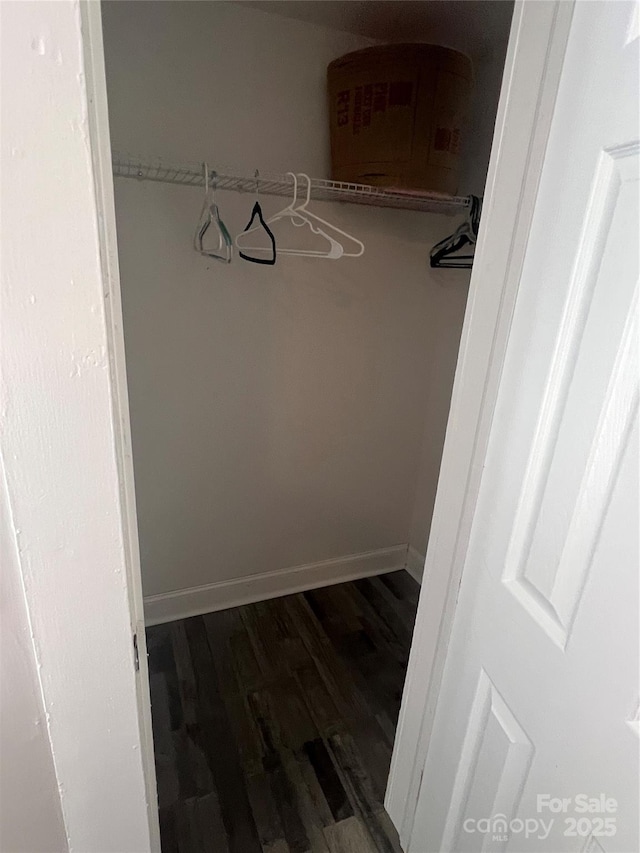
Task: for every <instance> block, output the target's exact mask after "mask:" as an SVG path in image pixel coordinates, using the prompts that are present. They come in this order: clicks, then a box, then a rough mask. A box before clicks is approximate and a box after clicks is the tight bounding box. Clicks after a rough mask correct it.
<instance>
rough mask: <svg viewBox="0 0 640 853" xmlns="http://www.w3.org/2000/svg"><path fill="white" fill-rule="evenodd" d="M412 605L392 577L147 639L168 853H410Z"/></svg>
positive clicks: (412, 593)
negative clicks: (399, 817) (393, 815)
mask: <svg viewBox="0 0 640 853" xmlns="http://www.w3.org/2000/svg"><path fill="white" fill-rule="evenodd" d="M418 592H419V587H418V585H417V584H416V583H415V581H414V580H413V579H412V578H411V577H410V576H409V575H408V574H407V573H406V572H394V573H391V574H387V575H380V576H379V577H374V578H367V579H364V580H358V581H354V582H352V583H345V584H340V585H337V586H329V587H325V588H323V589H317V590H313V591H311V592H306V593H301V594H299V595H291V596H287V597H285V598H278V599H273V600H270V601H262V602H258V603H256V604H250V605H247V606H244V607H237V608H233V609H231V610H225V611H221V612H218V613H210V614H206V615H204V616H195V617H193V618H191V619H183V620H181V621H178V622H171V623H168V624H166V625H158V626H155V627H152V628H148V629H147V643H148V649H149V671H150V680H151V710H152V714H153V732H154V742H155V758H156V770H157V776H158V799H159V808H160V831H161V836H162V851H163V853H401V851H400V846H399V844H398V839H397V835H396V833H395V830H394V829H393V827H392V825H391V821H390V820H389V818H388V816H387V814H386V812H385V811H384V808H383V805H382V803H383V797H384V791H385V786H386V782H387V776H388V772H389V763H390V761H391V750H392V746H393V737H394V732H395V726H396V723H397V719H398V712H399V709H400V699H401V695H402V687H403V683H404V677H405V672H406V666H407V660H408V656H409V646H410V642H411V633H412V630H413V622H414V619H415V611H416V606H417V601H418Z"/></svg>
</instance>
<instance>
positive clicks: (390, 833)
mask: <svg viewBox="0 0 640 853" xmlns="http://www.w3.org/2000/svg"><path fill="white" fill-rule="evenodd" d="M511 15H512V4H511V2H508V0H504V1H503V0H495V1H494V0H468V2H466V0H423V2H404V0H397V1H396V2H378V0H370V2H360V0H353V2H333V0H326V1H325V2H320V0H309V2H297V0H289V2H272V0H263V2H241V0H237V2H216V1H215V0H202V1H201V2H188V0H178V1H177V2H176V1H175V0H171V1H170V2H163V0H158V2H156V0H148V1H147V2H141V1H140V0H103V3H102V23H103V39H104V52H105V58H106V77H107V90H108V101H109V104H108V106H109V125H110V133H111V148H112V151H111V153H112V158H113V172H114V176H115V179H114V182H115V206H116V220H117V241H118V265H119V273H120V281H121V291H122V306H123V318H124V337H125V348H126V364H127V384H128V398H129V407H130V417H131V431H132V454H133V464H134V470H135V492H136V509H137V523H138V531H139V542H140V560H141V570H142V584H143V593H144V609H145V619H146V623H147V636H146V641H147V647H148V648H147V650H148V656H149V657H148V660H149V671H150V688H151V710H152V715H153V730H154V749H155V759H156V761H155V763H156V774H157V781H158V808H159V814H160V829H161V838H162V850H163V853H174V851H179V853H191V851H198V853H199V851H203V853H204V851H207V852H208V853H209V851H210V853H214V851H215V853H312V851H313V853H316V851H323V853H347V851H349V852H350V853H370V851H384V853H387V851H389V852H391V851H395V853H398V851H400V849H401V848H400V846H399V841H398V838H397V834H396V832H395V829H394V827H393V825H392V823H391V820H390V818H389V817H388V816H387V814H386V812H385V809H384V796H385V788H386V785H387V777H388V774H389V766H390V762H391V756H392V751H393V743H394V734H395V729H396V725H397V721H398V714H399V711H400V704H401V698H402V690H403V684H404V676H405V673H406V666H407V661H408V656H409V650H410V646H411V636H412V631H413V625H414V620H415V618H416V609H417V606H418V598H419V593H420V584H421V582H422V567H423V564H424V560H425V554H426V549H427V542H428V538H429V527H430V519H431V514H432V510H433V505H434V499H435V494H436V487H437V481H438V472H439V465H440V459H441V454H442V448H443V443H444V438H445V430H446V426H447V418H448V413H449V404H450V398H451V389H452V385H453V379H454V372H455V367H456V359H457V354H458V348H459V343H460V335H461V331H462V324H463V319H464V313H465V306H466V304H467V295H468V288H469V278H470V272H471V266H472V263H473V260H472V259H473V252H474V247H475V241H476V238H477V236H478V223H479V221H480V219H481V208H482V197H483V193H484V185H485V180H486V175H487V167H488V163H489V155H490V150H491V144H492V137H493V129H494V124H495V117H496V110H497V104H498V97H499V94H500V86H501V82H502V71H503V67H504V61H505V52H506V49H507V42H508V38H509V29H510V23H511ZM398 45H401V46H402V47H400V48H398V47H397V46H398ZM425 45H432V46H435V49H434V50H432V49H428V50H427V51H426V52H425V50H424V47H425ZM365 49H369V52H367V51H366V50H365ZM360 51H365V53H364V54H362V53H357V54H356V59H349V60H348V61H343V62H342V64H341V62H340V61H341V60H343V58H344V57H347V56H352V55H353V54H354V53H356V52H360ZM363 57H364V58H363ZM425 57H426V58H425ZM349 63H351V64H349ZM358 63H364V64H358ZM429 63H430V64H429ZM411 68H414V69H416V70H415V74H414V73H413V72H411V73H409V71H407V69H411ZM394 69H400V71H398V72H397V73H396V70H394ZM425 69H427V70H425ZM429 69H431V71H432V72H433V73H432V74H431V72H430V71H429ZM394 74H395V77H394ZM412 74H413V76H411V75H412ZM429 74H431V76H432V77H433V79H431V78H430V77H429ZM341 75H342V76H341ZM349 75H351V78H352V81H353V84H352V85H351V83H350V82H349ZM376 75H377V76H376ZM421 75H422V76H421ZM396 78H398V79H396ZM407 78H408V79H407ZM367 81H368V82H367ZM428 81H430V82H429V86H430V87H431V88H429V86H428V85H427V82H428ZM394 110H395V112H394ZM383 113H384V114H385V115H384V118H383V116H382V114H383ZM394 116H395V117H396V118H394ZM407 116H409V117H410V119H409V118H407ZM378 121H379V122H381V123H382V124H380V127H381V128H383V129H382V130H380V131H379V139H378V141H377V142H376V143H375V144H376V145H378V143H379V145H378V148H376V149H375V150H376V151H377V153H376V155H375V157H374V156H373V155H370V154H369V155H368V154H367V151H369V152H370V151H371V150H373V149H372V148H371V145H373V143H372V142H371V138H370V136H371V133H372V132H373V131H370V128H372V127H374V126H375V125H376V122H378ZM403 122H404V124H403ZM407 122H408V124H407ZM367 134H369V136H367ZM366 140H369V141H368V142H367V141H366ZM367 145H369V146H370V148H369V149H367ZM373 147H374V148H375V145H373ZM367 157H368V158H369V159H368V160H367Z"/></svg>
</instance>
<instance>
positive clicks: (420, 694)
mask: <svg viewBox="0 0 640 853" xmlns="http://www.w3.org/2000/svg"><path fill="white" fill-rule="evenodd" d="M573 8H574V1H573V0H552V2H545V3H541V2H535V0H517V2H516V4H515V8H514V14H513V19H512V24H511V32H510V35H509V43H508V48H507V56H506V61H505V68H504V74H503V82H502V90H501V93H500V101H499V105H498V113H497V117H496V127H495V132H494V138H493V145H492V149H491V157H490V161H489V170H488V176H487V183H486V188H485V196H484V205H483V212H482V221H481V224H480V233H479V236H478V244H477V246H476V253H475V259H474V263H473V270H472V274H471V282H470V287H469V298H468V302H467V307H466V311H465V317H464V325H463V329H462V336H461V342H460V352H459V355H458V363H457V367H456V374H455V380H454V385H453V393H452V398H451V407H450V410H449V419H448V423H447V431H446V437H445V443H444V450H443V455H442V462H441V467H440V476H439V480H438V488H437V492H436V500H435V506H434V512H433V519H432V523H431V531H430V535H429V543H428V546H427V553H426V558H425V567H424V574H423V580H422V589H421V592H420V601H419V605H418V612H417V617H416V627H415V630H414V635H413V639H412V644H411V654H410V658H409V666H408V671H407V678H406V681H405V687H404V692H403V697H402V707H401V710H400V718H399V721H398V727H397V731H396V739H395V743H394V750H393V757H392V761H391V771H390V774H389V782H388V785H387V791H386V796H385V807H386V809H387V811H388V813H389V815H390V817H391V819H392V821H393V823H394V824H395V826H396V829H397V830H398V832H399V835H400V840H401V843H402V844H403V846H405V847H409V842H410V840H411V836H412V831H413V823H414V817H415V810H416V804H417V802H418V796H419V792H420V785H421V782H422V773H423V770H424V766H425V761H426V756H427V750H428V745H429V737H430V734H431V729H432V725H433V720H434V716H435V710H436V704H437V699H438V692H439V688H440V683H441V679H442V673H443V670H444V663H445V658H446V651H447V646H448V641H449V636H450V633H451V627H452V624H453V618H454V613H455V607H456V601H457V593H458V589H459V587H460V582H461V580H462V572H463V567H464V563H465V559H466V553H467V549H468V546H469V538H470V532H471V524H472V521H473V516H474V514H475V509H476V503H477V498H478V492H479V488H480V481H481V476H482V471H483V469H484V462H485V457H486V452H487V446H488V438H489V432H490V429H491V423H492V420H493V413H494V408H495V403H496V399H497V393H498V387H499V384H500V378H501V375H502V368H503V364H504V357H505V352H506V346H507V340H508V337H509V331H510V328H511V319H512V316H513V310H514V306H515V301H516V297H517V293H518V286H519V281H520V275H521V272H522V267H523V262H524V256H525V250H526V246H527V239H528V233H529V229H530V225H531V220H532V215H533V209H534V205H535V199H536V195H537V189H538V182H539V178H540V173H541V170H542V164H543V160H544V154H545V149H546V143H547V139H548V135H549V129H550V125H551V119H552V116H553V111H554V106H555V100H556V95H557V91H558V86H559V81H560V74H561V70H562V63H563V59H564V54H565V50H566V44H567V39H568V35H569V29H570V25H571V19H572V16H573Z"/></svg>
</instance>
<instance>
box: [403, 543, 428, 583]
mask: <svg viewBox="0 0 640 853" xmlns="http://www.w3.org/2000/svg"><path fill="white" fill-rule="evenodd" d="M424 561H425V555H424V554H421V553H420V551H418V550H417V549H416V548H414V547H413V545H409V547H408V548H407V565H406V566H405V569H406V570H407V571H408V572H409V574H410V575H411V577H412V578H413V579H414V580H416V581H417V582H418V583H419V584H422V575H423V573H424Z"/></svg>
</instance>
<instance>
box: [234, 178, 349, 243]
mask: <svg viewBox="0 0 640 853" xmlns="http://www.w3.org/2000/svg"><path fill="white" fill-rule="evenodd" d="M287 174H288V175H290V176H291V178H292V179H293V198H292V200H291V201H290V203H289V204H288V205H287V206H286V207H285V208H283V209H282V210H281V211H279V212H278V213H275V214H274V215H273V216H270V217H269V218H268V219H267V220H266V222H267V224H268V225H271V224H273V223H274V222H278V221H279V220H281V219H290V220H291V221H292V223H293V224H294V225H295V226H296V227H298V228H302V227H304V226H307V227H308V228H309V229H310V230H311V231H312V232H313V233H314V234H317V235H318V236H321V237H324V238H325V240H326V241H327V243H328V244H329V248H328V249H325V250H320V249H296V248H282V247H281V245H280V243H278V254H279V255H296V256H298V257H309V258H330V259H332V260H337V259H338V258H341V257H342V256H343V254H344V249H343V247H342V244H341V243H339V242H338V241H337V240H335V239H334V238H333V237H331V236H330V235H329V234H327V233H326V232H325V231H324V229H322V228H320V227H319V226H318V225H316V224H315V222H314V221H312V220H311V218H310V216H313V214H310V215H307V214H306V213H299V212H298V211H299V208H297V207H296V206H295V205H296V201H297V198H298V178H297V176H296V175H295V174H294V173H293V172H287ZM307 202H308V199H307ZM313 218H314V219H315V218H316V217H313ZM260 227H261V226H260V225H254V226H252V227H251V228H247V230H246V231H243V232H242V233H241V234H238V236H237V237H236V239H235V244H236V246H237V247H238V249H242V251H243V252H267V251H270V250H269V249H266V248H265V247H264V246H248V245H246V243H245V242H244V238H245V237H246V236H247V235H249V234H252V233H254V232H256V231H259V230H260ZM330 227H333V226H330ZM335 230H337V229H335ZM347 236H348V235H347Z"/></svg>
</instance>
